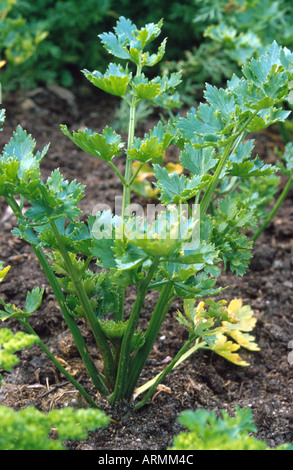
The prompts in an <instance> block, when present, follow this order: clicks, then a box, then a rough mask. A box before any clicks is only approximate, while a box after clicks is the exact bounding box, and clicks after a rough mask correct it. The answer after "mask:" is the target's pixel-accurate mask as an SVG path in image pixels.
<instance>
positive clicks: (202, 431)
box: [169, 406, 293, 450]
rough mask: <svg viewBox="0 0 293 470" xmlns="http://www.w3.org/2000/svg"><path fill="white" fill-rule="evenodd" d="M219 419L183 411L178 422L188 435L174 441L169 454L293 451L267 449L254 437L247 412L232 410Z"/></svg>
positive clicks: (284, 447) (286, 446)
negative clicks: (202, 451) (196, 451)
mask: <svg viewBox="0 0 293 470" xmlns="http://www.w3.org/2000/svg"><path fill="white" fill-rule="evenodd" d="M221 415H222V416H221V417H218V416H217V415H216V413H213V412H210V411H208V410H203V409H198V410H196V411H192V410H186V411H183V412H182V413H181V414H180V416H179V418H178V421H179V423H180V424H182V425H183V426H184V427H185V428H186V429H187V430H188V432H182V433H181V434H179V435H178V436H175V437H174V440H173V445H172V447H170V448H169V450H293V446H292V445H290V444H283V445H281V446H279V447H277V448H276V449H271V448H270V447H269V446H268V444H267V443H266V442H265V441H262V440H260V439H258V438H257V437H255V436H253V435H251V433H257V429H256V427H255V425H254V420H253V416H252V412H251V410H250V408H240V407H238V406H237V407H236V410H235V416H234V417H231V416H229V414H228V413H227V412H226V411H222V413H221Z"/></svg>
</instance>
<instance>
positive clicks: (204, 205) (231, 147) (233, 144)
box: [200, 111, 258, 215]
mask: <svg viewBox="0 0 293 470" xmlns="http://www.w3.org/2000/svg"><path fill="white" fill-rule="evenodd" d="M257 113H258V111H255V112H254V113H253V114H251V116H250V117H249V118H248V119H247V120H246V122H245V123H244V124H243V125H242V126H241V127H240V129H239V131H238V132H236V134H235V136H234V139H232V140H231V141H230V142H229V143H228V145H227V146H226V147H225V150H224V153H223V155H222V157H221V159H220V160H219V163H218V166H217V168H216V170H215V173H214V175H213V178H212V180H211V182H210V184H209V187H208V189H207V191H206V192H205V194H204V196H203V198H202V200H201V203H200V213H201V215H202V214H205V213H206V211H207V209H208V207H209V204H210V201H211V199H212V197H213V194H214V191H215V189H216V187H217V184H218V181H219V178H220V175H221V173H222V171H223V169H224V167H225V165H226V163H227V161H228V158H229V156H230V155H231V154H232V153H233V152H235V150H236V149H237V147H238V145H239V144H240V142H241V141H242V140H243V138H244V136H245V130H246V128H247V126H248V125H249V123H250V122H251V121H252V120H253V118H254V117H255V116H256V115H257Z"/></svg>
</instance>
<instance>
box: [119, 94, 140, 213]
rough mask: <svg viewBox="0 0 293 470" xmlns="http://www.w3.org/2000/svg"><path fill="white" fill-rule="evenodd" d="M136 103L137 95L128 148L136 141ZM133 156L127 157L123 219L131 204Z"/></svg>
mask: <svg viewBox="0 0 293 470" xmlns="http://www.w3.org/2000/svg"><path fill="white" fill-rule="evenodd" d="M136 104H137V100H136V98H135V96H133V97H132V101H131V105H130V112H129V128H128V143H127V150H129V149H130V148H131V146H132V144H133V141H134V131H135V113H136ZM132 162H133V161H132V158H129V157H128V155H127V157H126V167H125V176H124V179H125V184H124V185H123V202H122V220H124V217H125V215H127V214H125V210H126V207H127V206H129V204H130V192H131V191H130V181H131V175H132Z"/></svg>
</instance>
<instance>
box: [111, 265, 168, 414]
mask: <svg viewBox="0 0 293 470" xmlns="http://www.w3.org/2000/svg"><path fill="white" fill-rule="evenodd" d="M158 263H159V259H158V258H156V259H155V260H154V262H153V264H152V266H151V267H150V268H149V270H148V273H147V275H146V277H145V279H144V281H142V283H141V284H140V286H139V289H138V293H137V297H136V300H135V303H134V306H133V308H132V311H131V314H130V317H129V320H128V324H127V328H126V330H125V333H124V335H123V340H122V344H121V352H120V358H119V364H118V370H117V376H116V383H115V388H114V392H113V394H112V396H111V397H110V403H111V404H112V405H114V404H115V403H116V402H117V401H119V400H124V399H125V395H126V388H127V382H128V379H129V377H128V374H129V365H130V354H131V340H132V338H133V335H134V333H135V329H136V327H137V323H138V320H139V317H140V312H141V309H142V307H143V304H144V300H145V296H146V293H147V289H148V285H149V283H150V282H151V280H152V277H153V275H154V273H155V270H156V268H157V266H158Z"/></svg>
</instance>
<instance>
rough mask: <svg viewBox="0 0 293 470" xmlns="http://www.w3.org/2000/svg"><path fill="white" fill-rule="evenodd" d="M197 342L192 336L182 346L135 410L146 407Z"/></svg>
mask: <svg viewBox="0 0 293 470" xmlns="http://www.w3.org/2000/svg"><path fill="white" fill-rule="evenodd" d="M194 341H195V335H192V336H190V338H189V339H188V340H187V342H186V343H185V344H184V346H182V348H181V349H180V350H179V351H178V353H177V354H176V356H175V357H174V358H173V359H172V361H171V362H170V364H169V365H168V366H167V367H166V369H164V370H163V371H162V372H161V373H160V374H159V375H158V376H157V378H156V380H155V381H154V382H153V384H152V385H151V387H150V388H149V390H148V392H147V393H146V394H145V396H144V397H143V399H142V400H141V401H140V402H139V403H137V405H136V406H135V408H136V409H137V410H138V409H139V408H141V407H142V406H144V405H145V404H146V403H147V401H148V400H149V398H150V397H151V396H152V395H153V393H154V391H155V390H156V388H157V386H158V385H159V384H160V383H161V382H162V381H163V380H164V378H165V377H166V376H167V375H168V374H169V373H170V372H171V371H172V370H173V369H174V367H175V366H176V365H177V362H178V361H179V360H180V358H181V357H182V356H183V355H184V354H185V353H186V352H187V351H188V349H189V347H190V346H191V345H192V343H193V342H194Z"/></svg>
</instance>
